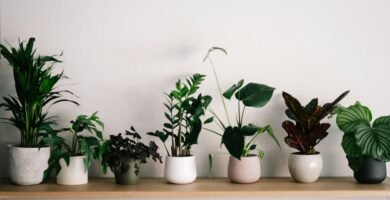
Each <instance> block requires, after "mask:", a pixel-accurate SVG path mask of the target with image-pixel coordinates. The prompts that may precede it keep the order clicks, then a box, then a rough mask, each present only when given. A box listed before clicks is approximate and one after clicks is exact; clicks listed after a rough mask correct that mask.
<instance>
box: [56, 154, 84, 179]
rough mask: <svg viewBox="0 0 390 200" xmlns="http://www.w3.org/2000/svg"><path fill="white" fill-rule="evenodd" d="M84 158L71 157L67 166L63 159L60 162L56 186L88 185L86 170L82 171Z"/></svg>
mask: <svg viewBox="0 0 390 200" xmlns="http://www.w3.org/2000/svg"><path fill="white" fill-rule="evenodd" d="M84 158H85V156H72V157H70V159H69V166H67V165H66V162H65V160H64V159H61V160H60V165H61V171H60V173H58V175H57V184H60V185H83V184H87V183H88V169H87V170H85V169H84V161H83V160H84Z"/></svg>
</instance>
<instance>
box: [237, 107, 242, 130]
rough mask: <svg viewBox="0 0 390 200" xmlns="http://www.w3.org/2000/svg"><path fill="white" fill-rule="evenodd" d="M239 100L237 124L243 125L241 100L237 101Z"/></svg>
mask: <svg viewBox="0 0 390 200" xmlns="http://www.w3.org/2000/svg"><path fill="white" fill-rule="evenodd" d="M237 102H238V106H237V108H238V113H237V125H238V127H241V125H242V124H241V114H240V112H241V108H240V101H237Z"/></svg>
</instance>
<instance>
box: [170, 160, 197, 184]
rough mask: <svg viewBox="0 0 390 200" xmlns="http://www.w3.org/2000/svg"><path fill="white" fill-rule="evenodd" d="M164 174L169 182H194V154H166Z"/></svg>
mask: <svg viewBox="0 0 390 200" xmlns="http://www.w3.org/2000/svg"><path fill="white" fill-rule="evenodd" d="M164 176H165V179H166V180H167V181H168V182H169V183H174V184H188V183H192V182H194V181H195V179H196V161H195V156H186V157H172V156H167V157H166V159H165V170H164Z"/></svg>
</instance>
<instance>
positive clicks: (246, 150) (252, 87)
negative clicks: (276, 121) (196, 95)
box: [204, 47, 280, 159]
mask: <svg viewBox="0 0 390 200" xmlns="http://www.w3.org/2000/svg"><path fill="white" fill-rule="evenodd" d="M215 50H219V51H222V52H223V53H225V54H226V55H227V52H226V50H225V49H223V48H220V47H212V48H210V49H209V51H208V53H207V55H206V57H205V58H204V61H206V60H208V61H209V62H210V64H211V66H212V68H213V72H214V77H215V79H216V82H217V86H218V90H219V93H220V96H221V100H222V104H223V106H224V110H225V114H226V119H227V122H228V125H226V124H225V123H224V122H223V121H222V120H221V118H220V117H218V115H217V114H216V113H215V112H213V111H211V113H212V114H213V116H214V117H215V118H216V119H217V120H216V124H217V125H218V127H219V128H220V129H221V131H222V132H223V133H222V134H221V133H220V132H219V131H214V130H210V129H207V128H205V129H206V130H208V131H210V132H212V133H215V134H217V135H219V136H222V144H224V145H225V146H226V148H227V150H228V151H229V153H230V154H231V155H232V156H234V157H236V158H237V159H241V157H247V156H250V155H252V154H251V152H252V151H255V150H257V155H258V156H259V157H260V158H263V157H264V152H263V151H262V150H261V149H259V148H257V145H256V144H254V142H255V139H256V138H257V136H259V135H261V134H262V133H265V132H267V133H268V134H269V135H270V136H271V138H272V139H273V140H274V141H275V142H276V144H277V145H278V146H279V147H280V145H279V142H278V140H277V139H276V137H275V135H274V133H273V131H272V127H271V126H270V125H267V126H264V127H259V126H256V125H253V124H248V125H244V123H243V120H244V112H245V109H246V107H254V108H261V107H263V106H265V105H266V104H267V103H268V102H269V100H270V99H271V97H272V94H273V92H274V88H272V87H269V86H267V85H264V84H259V83H248V84H246V85H245V86H243V85H244V80H240V81H239V82H238V83H237V84H234V85H233V86H231V87H230V88H229V89H228V90H226V91H225V92H224V93H222V89H221V86H220V84H219V80H218V76H217V73H216V70H215V67H214V63H213V61H212V59H211V57H210V54H211V52H213V51H215ZM233 96H234V97H235V98H236V99H237V103H238V106H237V108H238V112H237V118H236V122H237V124H236V125H235V126H232V125H231V123H230V118H229V113H228V111H227V108H226V104H225V99H227V100H231V98H232V97H233ZM247 137H251V139H250V140H249V141H247V140H246V138H247Z"/></svg>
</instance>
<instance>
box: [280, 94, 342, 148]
mask: <svg viewBox="0 0 390 200" xmlns="http://www.w3.org/2000/svg"><path fill="white" fill-rule="evenodd" d="M348 93H349V91H345V92H344V93H342V94H341V95H340V96H339V97H337V99H336V100H334V101H333V102H332V103H326V104H324V105H323V106H319V105H318V98H314V99H312V100H311V101H310V102H309V103H308V104H307V105H306V106H302V105H301V103H300V102H299V101H298V100H297V99H296V98H294V97H293V96H291V95H290V94H288V93H287V92H283V94H282V95H283V98H284V101H285V103H286V105H287V109H286V112H285V113H286V115H287V117H288V118H290V119H291V120H293V121H295V124H294V122H292V121H289V120H286V121H284V122H283V123H282V127H283V128H284V130H285V131H286V132H287V137H285V138H284V141H285V142H286V144H288V146H290V147H291V148H294V149H297V150H298V151H299V153H300V154H317V153H318V152H317V151H316V150H315V148H314V147H315V146H316V145H317V144H318V143H320V142H321V140H322V139H324V138H325V137H326V136H327V135H328V132H327V130H328V128H329V127H330V124H329V123H320V121H321V120H322V119H323V118H325V117H326V116H327V115H328V114H329V113H330V112H332V110H333V109H334V108H335V106H336V104H337V103H338V102H340V101H341V100H342V99H343V98H344V97H345V96H346V95H347V94H348Z"/></svg>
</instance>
